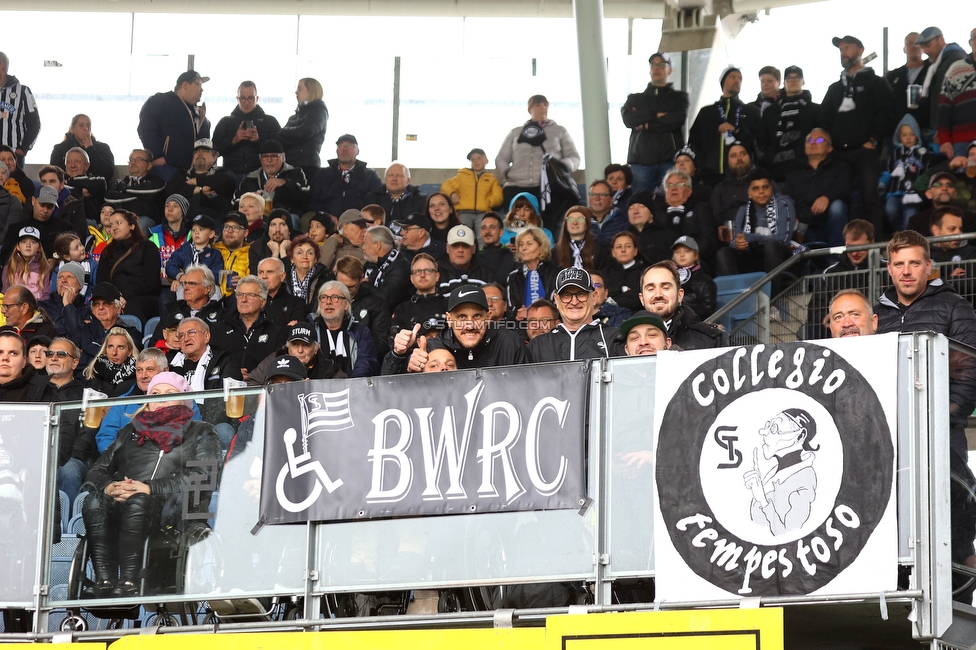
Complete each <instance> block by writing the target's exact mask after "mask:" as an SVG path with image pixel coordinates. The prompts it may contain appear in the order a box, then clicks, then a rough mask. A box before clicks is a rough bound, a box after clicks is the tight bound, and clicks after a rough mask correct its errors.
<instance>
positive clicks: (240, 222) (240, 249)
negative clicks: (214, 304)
mask: <svg viewBox="0 0 976 650" xmlns="http://www.w3.org/2000/svg"><path fill="white" fill-rule="evenodd" d="M246 236H247V217H245V216H244V215H243V214H241V213H240V212H238V211H237V210H235V211H233V212H228V213H227V214H226V215H225V216H224V231H223V236H222V238H221V241H219V242H217V243H216V244H214V248H216V249H217V250H218V251H220V254H221V255H222V256H223V258H224V273H225V276H224V278H225V279H224V280H223V281H222V282H220V285H221V286H220V289H221V291H222V292H223V294H224V296H225V297H226V296H229V295H231V294H232V293H234V287H236V286H237V281H238V280H239V279H240V278H241V277H243V276H245V275H247V274H248V272H249V271H250V269H251V259H250V255H251V245H250V244H248V243H245V242H244V238H245V237H246Z"/></svg>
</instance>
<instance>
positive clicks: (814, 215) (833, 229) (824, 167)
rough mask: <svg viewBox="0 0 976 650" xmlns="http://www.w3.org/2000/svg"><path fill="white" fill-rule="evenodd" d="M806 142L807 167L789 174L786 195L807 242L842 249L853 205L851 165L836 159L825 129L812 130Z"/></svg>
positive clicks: (795, 169) (801, 163) (804, 164)
mask: <svg viewBox="0 0 976 650" xmlns="http://www.w3.org/2000/svg"><path fill="white" fill-rule="evenodd" d="M804 141H805V142H804V145H803V146H804V151H805V153H806V163H803V162H802V160H801V162H800V163H799V165H797V166H796V167H795V168H794V169H793V171H792V172H790V175H789V176H788V177H787V179H786V185H784V186H783V193H784V194H786V195H787V196H789V197H790V198H791V199H793V204H794V205H795V206H796V218H797V220H798V221H799V222H800V224H802V225H801V226H800V228H801V229H803V230H804V231H805V232H804V233H803V240H804V241H807V242H815V241H816V242H827V243H829V244H830V245H831V246H840V245H841V241H842V232H843V229H844V227H845V225H846V224H847V208H848V206H849V205H850V201H851V175H852V172H851V168H850V165H848V164H847V163H844V162H841V161H839V160H836V159H835V158H834V156H833V155H832V152H833V150H834V148H833V145H832V144H831V139H830V134H829V133H828V132H827V131H825V130H824V129H820V128H817V129H813V130H812V131H810V133H809V134H807V135H806V137H805V138H804Z"/></svg>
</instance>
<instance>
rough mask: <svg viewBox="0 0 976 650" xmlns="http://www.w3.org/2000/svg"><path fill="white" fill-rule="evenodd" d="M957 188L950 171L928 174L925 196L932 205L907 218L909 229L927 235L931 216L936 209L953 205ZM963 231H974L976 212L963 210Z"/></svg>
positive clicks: (975, 230) (975, 228) (956, 195)
mask: <svg viewBox="0 0 976 650" xmlns="http://www.w3.org/2000/svg"><path fill="white" fill-rule="evenodd" d="M958 196H959V190H958V189H957V188H956V177H955V176H954V175H953V174H952V173H950V172H945V171H942V172H936V173H934V174H932V175H931V176H929V189H928V190H926V192H925V197H926V198H927V199H928V200H930V201H931V202H932V207H931V208H930V209H928V210H926V211H925V212H919V213H918V214H916V215H915V216H914V217H912V218H911V219H909V220H908V228H909V230H914V231H915V232H917V233H919V234H921V235H925V236H926V237H928V236H929V234H930V232H931V227H932V217H933V216H934V215H935V212H936V210H938V209H939V208H945V207H948V206H951V205H954V204H955V202H956V197H958ZM962 229H963V232H976V213H974V212H972V211H970V210H963V215H962Z"/></svg>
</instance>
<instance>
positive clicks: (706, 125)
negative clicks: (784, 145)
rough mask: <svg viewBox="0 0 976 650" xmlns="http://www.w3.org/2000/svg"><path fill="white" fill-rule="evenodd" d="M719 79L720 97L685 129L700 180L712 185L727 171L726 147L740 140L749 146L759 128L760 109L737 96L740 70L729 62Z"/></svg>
mask: <svg viewBox="0 0 976 650" xmlns="http://www.w3.org/2000/svg"><path fill="white" fill-rule="evenodd" d="M720 83H721V86H722V97H721V98H719V100H718V101H717V102H715V103H714V104H712V105H711V106H706V107H704V108H702V109H701V110H700V111H699V112H698V117H696V118H695V123H694V124H693V125H692V126H691V131H690V132H689V133H688V146H690V147H691V148H692V150H694V152H695V153H696V154H697V155H698V157H697V158H696V159H695V164H696V165H697V166H698V175H699V176H700V177H701V181H702V182H703V183H705V184H706V185H710V186H712V187H715V186H716V185H717V184H718V183H719V182H720V181H721V180H722V177H723V176H724V175H725V173H726V164H727V163H728V162H729V161H728V155H727V151H728V149H729V148H730V147H731V146H732V145H733V144H735V143H736V142H741V143H744V144H745V146H746V147H747V148H748V149H750V150H752V149H753V148H754V146H755V140H756V130H757V129H758V128H759V111H758V110H757V109H756V107H755V106H747V105H746V104H743V103H742V102H741V101H740V100H739V90H740V89H741V88H742V72H741V71H740V70H739V69H738V68H736V67H734V66H729V67H728V68H726V69H725V71H724V72H722V77H721V79H720Z"/></svg>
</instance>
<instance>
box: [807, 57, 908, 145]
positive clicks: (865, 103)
mask: <svg viewBox="0 0 976 650" xmlns="http://www.w3.org/2000/svg"><path fill="white" fill-rule="evenodd" d="M845 74H846V73H845ZM853 83H854V106H855V108H854V109H853V110H850V111H846V112H844V113H839V112H837V110H838V109H839V108H840V106H841V103H842V102H843V101H844V93H845V90H844V82H843V81H835V82H834V83H832V84H830V87H829V88H827V94H826V95H824V99H823V102H822V105H821V108H820V110H821V122H822V123H823V126H824V127H825V128H826V129H827V131H828V132H829V133H830V136H831V138H833V141H834V149H835V150H844V149H858V148H860V147H861V146H862V145H863V144H864V143H865V142H867V141H869V140H871V139H874V140H876V141H877V142H878V143H879V145H880V143H883V142H884V141H885V139H886V138H887V137H888V136H889V135H891V132H892V131H893V130H894V127H895V122H897V120H896V119H895V116H894V112H893V111H894V107H895V106H896V104H897V102H896V101H895V97H894V94H893V93H892V92H891V86H889V85H888V82H887V81H885V80H884V78H883V77H879V76H878V75H876V74H875V73H874V70H873V69H872V68H861V69H860V70H858V72H857V74H855V75H854V82H853Z"/></svg>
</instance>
